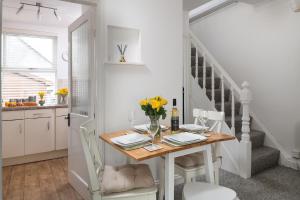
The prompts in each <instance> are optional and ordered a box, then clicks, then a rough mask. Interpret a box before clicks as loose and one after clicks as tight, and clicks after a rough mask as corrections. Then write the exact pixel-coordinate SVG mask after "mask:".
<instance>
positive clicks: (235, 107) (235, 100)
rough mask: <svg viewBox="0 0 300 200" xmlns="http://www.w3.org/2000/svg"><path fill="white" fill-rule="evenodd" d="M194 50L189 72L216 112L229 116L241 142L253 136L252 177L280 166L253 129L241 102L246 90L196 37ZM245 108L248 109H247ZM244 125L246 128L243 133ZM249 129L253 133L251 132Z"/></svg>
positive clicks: (276, 154)
mask: <svg viewBox="0 0 300 200" xmlns="http://www.w3.org/2000/svg"><path fill="white" fill-rule="evenodd" d="M190 47H191V52H190V56H191V63H190V67H191V69H190V70H188V71H189V73H191V78H192V79H194V80H196V82H197V83H198V85H199V87H200V88H201V89H202V91H203V92H204V93H205V94H206V97H207V98H208V99H209V101H210V102H211V103H212V105H214V107H215V109H216V110H218V111H224V112H225V122H226V124H227V125H228V127H229V128H230V129H231V132H232V134H235V136H236V137H237V139H238V140H239V141H240V142H241V140H242V134H243V133H245V135H246V136H247V135H249V136H250V141H251V143H252V150H250V151H251V175H255V174H258V173H260V172H262V171H264V170H267V169H269V168H271V167H275V166H277V165H278V161H279V156H280V152H279V151H278V150H277V149H274V148H270V147H267V146H264V140H265V133H264V132H262V131H258V130H254V129H252V128H251V126H252V124H253V118H252V117H251V116H250V114H249V109H248V107H247V106H248V105H244V104H242V101H240V99H241V98H240V97H241V93H242V89H240V88H239V87H238V86H237V85H236V84H235V83H234V81H233V80H232V79H231V78H230V77H229V76H228V74H227V73H226V72H225V70H223V68H221V66H220V65H219V64H218V63H217V62H216V61H215V60H214V58H212V56H211V55H210V54H209V52H208V51H207V50H206V48H205V47H204V45H203V44H202V43H200V41H199V40H197V38H195V36H194V35H193V34H192V33H191V45H190ZM246 89H247V88H246ZM243 106H245V107H247V108H243ZM243 112H246V113H243ZM247 112H248V113H247ZM247 115H248V118H249V120H248V121H247ZM243 116H244V117H243ZM243 119H244V122H243ZM243 125H244V126H245V128H244V129H243V131H242V127H243ZM247 126H248V127H247ZM247 129H248V130H250V131H249V132H248V131H247ZM247 132H248V133H247ZM249 164H250V163H249Z"/></svg>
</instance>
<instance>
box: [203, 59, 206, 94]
mask: <svg viewBox="0 0 300 200" xmlns="http://www.w3.org/2000/svg"><path fill="white" fill-rule="evenodd" d="M203 90H204V93H206V55H205V54H203Z"/></svg>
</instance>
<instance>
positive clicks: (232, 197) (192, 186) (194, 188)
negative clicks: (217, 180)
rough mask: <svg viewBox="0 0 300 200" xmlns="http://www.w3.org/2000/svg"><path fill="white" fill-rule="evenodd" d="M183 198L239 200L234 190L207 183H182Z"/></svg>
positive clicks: (192, 199)
mask: <svg viewBox="0 0 300 200" xmlns="http://www.w3.org/2000/svg"><path fill="white" fill-rule="evenodd" d="M182 197H183V198H182V199H183V200H200V199H207V200H210V199H211V200H219V199H220V200H239V198H238V197H237V194H236V192H235V191H234V190H232V189H230V188H226V187H222V186H219V185H214V184H209V183H201V182H196V183H188V184H185V185H184V188H183V194H182Z"/></svg>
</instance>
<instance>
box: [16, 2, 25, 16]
mask: <svg viewBox="0 0 300 200" xmlns="http://www.w3.org/2000/svg"><path fill="white" fill-rule="evenodd" d="M23 8H24V4H23V3H22V5H21V7H20V8H19V9H18V10H17V12H16V15H17V14H19V13H20V12H21V11H22V10H23Z"/></svg>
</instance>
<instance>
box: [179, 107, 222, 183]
mask: <svg viewBox="0 0 300 200" xmlns="http://www.w3.org/2000/svg"><path fill="white" fill-rule="evenodd" d="M204 115H206V116H207V119H208V122H210V123H212V126H211V128H210V131H215V132H221V130H222V125H223V122H224V112H217V111H203V110H201V109H194V110H193V117H194V118H195V124H198V122H199V118H200V117H202V116H204ZM212 147H213V148H212V154H213V162H214V177H215V184H219V169H220V167H221V152H220V143H216V144H213V146H212ZM175 164H176V165H175V171H176V173H177V174H179V175H181V176H183V177H184V179H185V183H190V182H194V181H195V180H196V177H198V176H201V175H205V167H204V161H203V153H202V152H200V153H194V154H190V155H186V156H182V157H179V158H176V159H175Z"/></svg>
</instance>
